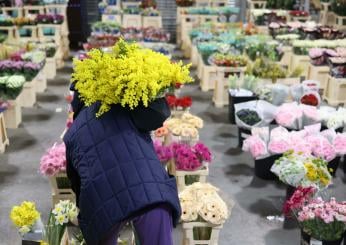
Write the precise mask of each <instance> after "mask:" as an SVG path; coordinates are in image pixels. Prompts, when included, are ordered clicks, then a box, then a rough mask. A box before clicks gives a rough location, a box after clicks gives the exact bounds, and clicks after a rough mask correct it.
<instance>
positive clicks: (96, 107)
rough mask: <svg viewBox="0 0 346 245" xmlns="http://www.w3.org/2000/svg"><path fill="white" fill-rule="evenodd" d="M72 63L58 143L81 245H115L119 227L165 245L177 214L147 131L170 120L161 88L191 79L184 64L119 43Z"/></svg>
mask: <svg viewBox="0 0 346 245" xmlns="http://www.w3.org/2000/svg"><path fill="white" fill-rule="evenodd" d="M74 65H75V67H74V73H73V75H72V87H73V88H74V90H75V91H76V93H75V96H74V99H73V101H72V107H73V110H74V113H75V114H74V117H75V120H74V122H73V124H72V126H71V128H70V129H69V130H68V131H67V133H66V134H65V136H64V142H65V144H66V160H67V174H68V177H69V178H70V179H71V182H72V187H73V190H74V191H75V192H76V197H77V204H78V206H79V209H80V213H79V216H78V220H79V225H80V228H81V230H82V233H83V235H84V238H85V240H86V242H87V244H92V245H94V244H95V245H97V244H103V245H104V244H112V245H114V244H116V243H117V237H118V233H119V231H120V229H121V228H122V227H123V225H124V224H125V223H127V222H132V223H133V225H134V227H135V230H136V233H137V235H138V238H139V240H140V243H141V245H171V244H173V241H172V226H173V225H175V224H176V223H177V221H178V220H179V217H180V214H181V208H180V204H179V198H178V193H177V187H176V181H175V179H174V178H170V177H169V176H168V174H167V172H166V171H165V170H164V167H163V166H162V164H161V163H160V161H159V159H158V157H157V155H156V154H155V150H154V146H153V142H152V140H151V138H150V134H149V132H150V131H152V130H155V129H157V128H159V127H161V126H162V124H163V122H164V120H165V119H166V118H167V117H168V116H169V115H170V111H169V107H168V105H167V103H166V100H165V98H164V96H165V92H166V90H168V89H170V88H171V87H174V85H175V83H178V82H179V83H187V82H191V81H192V79H191V77H190V75H189V69H188V68H189V66H184V65H182V64H181V63H172V62H171V61H170V60H169V59H168V58H166V57H165V56H164V55H161V54H159V53H156V52H153V51H151V50H148V49H142V48H139V47H138V46H137V45H136V44H128V43H126V42H125V41H123V40H120V41H119V42H118V43H117V44H116V45H115V46H114V47H113V49H112V51H111V52H108V53H105V52H102V51H100V50H96V49H94V50H91V51H90V52H89V53H88V58H87V59H84V60H83V61H79V60H75V61H74Z"/></svg>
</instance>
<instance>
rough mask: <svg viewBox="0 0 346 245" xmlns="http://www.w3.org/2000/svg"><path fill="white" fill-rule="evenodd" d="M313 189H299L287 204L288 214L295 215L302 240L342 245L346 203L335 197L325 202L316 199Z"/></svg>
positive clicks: (320, 198) (345, 227)
mask: <svg viewBox="0 0 346 245" xmlns="http://www.w3.org/2000/svg"><path fill="white" fill-rule="evenodd" d="M315 192H316V190H314V189H313V188H311V187H310V188H302V187H299V188H298V189H297V190H296V191H295V192H294V194H293V195H292V197H291V198H290V200H288V201H287V202H286V204H285V207H286V211H287V213H291V212H292V213H293V214H294V215H295V216H296V218H297V220H298V222H299V226H300V227H301V229H302V238H303V240H304V241H306V242H310V239H311V238H314V239H317V240H319V241H326V242H336V241H339V242H338V243H333V244H341V240H342V239H343V235H344V232H345V231H346V202H337V201H336V199H335V198H334V197H332V198H330V199H329V200H323V199H322V197H315V195H316V193H315Z"/></svg>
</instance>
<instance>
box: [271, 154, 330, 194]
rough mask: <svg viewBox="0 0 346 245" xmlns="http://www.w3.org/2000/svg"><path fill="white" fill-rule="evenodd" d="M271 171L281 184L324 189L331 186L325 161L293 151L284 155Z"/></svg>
mask: <svg viewBox="0 0 346 245" xmlns="http://www.w3.org/2000/svg"><path fill="white" fill-rule="evenodd" d="M271 171H272V172H273V173H274V174H276V175H277V176H278V177H279V179H280V180H281V181H282V182H284V183H285V184H287V185H290V186H294V187H298V186H303V187H309V186H312V187H314V188H316V189H324V188H326V187H328V186H329V185H330V184H331V179H332V176H331V174H330V173H329V170H328V163H327V162H326V161H324V160H322V159H320V158H316V157H312V156H305V155H304V154H302V153H294V152H293V151H290V152H287V153H284V156H283V157H281V158H280V159H278V160H277V161H276V162H275V164H274V165H273V166H272V168H271Z"/></svg>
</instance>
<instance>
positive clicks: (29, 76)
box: [23, 62, 41, 81]
mask: <svg viewBox="0 0 346 245" xmlns="http://www.w3.org/2000/svg"><path fill="white" fill-rule="evenodd" d="M40 68H41V67H40V65H39V64H36V63H33V62H26V63H25V64H24V65H23V75H24V76H25V79H26V80H27V81H32V80H33V79H34V78H35V77H36V76H37V74H38V72H39V71H40Z"/></svg>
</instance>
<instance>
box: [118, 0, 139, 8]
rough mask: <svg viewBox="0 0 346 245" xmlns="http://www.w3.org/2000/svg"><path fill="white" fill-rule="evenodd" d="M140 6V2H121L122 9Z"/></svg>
mask: <svg viewBox="0 0 346 245" xmlns="http://www.w3.org/2000/svg"><path fill="white" fill-rule="evenodd" d="M140 5H141V1H121V7H122V9H126V8H134V7H139V6H140Z"/></svg>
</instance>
